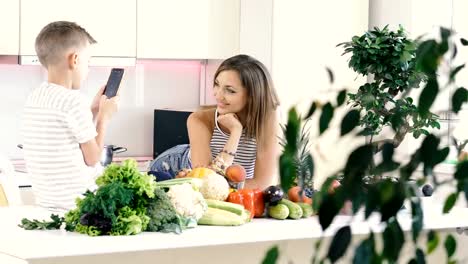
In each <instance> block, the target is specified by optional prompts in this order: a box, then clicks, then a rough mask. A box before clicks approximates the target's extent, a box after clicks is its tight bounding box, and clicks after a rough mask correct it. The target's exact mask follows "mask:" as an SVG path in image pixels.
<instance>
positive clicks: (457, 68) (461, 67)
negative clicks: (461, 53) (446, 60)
mask: <svg viewBox="0 0 468 264" xmlns="http://www.w3.org/2000/svg"><path fill="white" fill-rule="evenodd" d="M464 67H465V64H462V65H459V66H457V67H456V68H455V69H453V70H452V71H450V82H453V81H455V75H457V73H458V72H459V71H460V70H461V69H463V68H464Z"/></svg>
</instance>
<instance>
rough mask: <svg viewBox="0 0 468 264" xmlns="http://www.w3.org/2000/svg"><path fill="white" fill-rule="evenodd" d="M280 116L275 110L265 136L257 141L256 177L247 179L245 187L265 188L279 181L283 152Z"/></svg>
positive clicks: (268, 122) (267, 125)
mask: <svg viewBox="0 0 468 264" xmlns="http://www.w3.org/2000/svg"><path fill="white" fill-rule="evenodd" d="M279 131H280V126H279V118H278V115H277V111H275V112H274V113H273V114H272V115H271V116H270V118H269V120H268V121H267V124H266V128H265V134H264V136H265V138H264V140H261V141H260V142H257V143H258V145H257V159H256V161H255V172H254V178H253V179H250V180H247V181H246V183H245V187H246V188H249V189H255V188H259V189H261V190H264V189H265V188H266V187H268V186H270V185H276V184H277V182H278V176H279V174H278V158H279V156H280V154H281V149H280V144H279V139H278V136H279Z"/></svg>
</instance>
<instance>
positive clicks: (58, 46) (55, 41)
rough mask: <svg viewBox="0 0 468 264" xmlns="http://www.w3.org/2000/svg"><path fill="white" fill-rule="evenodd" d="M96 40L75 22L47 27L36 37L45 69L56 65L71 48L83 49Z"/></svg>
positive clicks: (38, 54)
mask: <svg viewBox="0 0 468 264" xmlns="http://www.w3.org/2000/svg"><path fill="white" fill-rule="evenodd" d="M87 43H89V44H94V43H96V40H95V39H94V38H93V37H92V36H91V35H90V34H89V33H88V32H87V31H86V30H85V29H84V28H82V27H80V26H79V25H77V24H76V23H74V22H68V21H56V22H52V23H50V24H48V25H47V26H45V27H44V28H43V29H42V30H41V32H39V35H37V37H36V45H35V47H36V53H37V56H38V57H39V61H40V62H41V64H42V65H43V66H44V67H46V68H47V67H48V66H50V65H53V64H56V63H58V62H59V61H60V58H61V57H62V56H63V55H64V52H66V51H67V50H68V49H70V48H81V47H83V46H85V45H86V44H87Z"/></svg>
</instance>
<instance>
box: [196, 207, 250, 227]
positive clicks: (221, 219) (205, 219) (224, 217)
mask: <svg viewBox="0 0 468 264" xmlns="http://www.w3.org/2000/svg"><path fill="white" fill-rule="evenodd" d="M198 224H199V225H215V226H238V225H242V224H244V219H242V217H241V216H239V215H237V214H235V213H231V212H228V211H225V210H222V209H217V208H212V207H208V209H207V210H206V212H205V213H204V214H203V216H202V218H200V219H199V220H198Z"/></svg>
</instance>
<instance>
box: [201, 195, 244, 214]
mask: <svg viewBox="0 0 468 264" xmlns="http://www.w3.org/2000/svg"><path fill="white" fill-rule="evenodd" d="M205 201H206V204H207V205H208V207H211V208H218V209H222V210H225V211H229V212H231V213H235V214H236V215H240V216H242V215H243V214H244V206H243V205H240V204H235V203H230V202H223V201H218V200H213V199H205Z"/></svg>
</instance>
